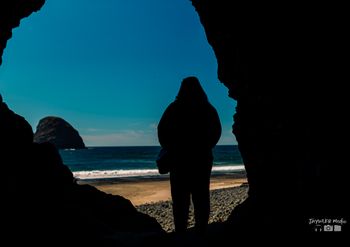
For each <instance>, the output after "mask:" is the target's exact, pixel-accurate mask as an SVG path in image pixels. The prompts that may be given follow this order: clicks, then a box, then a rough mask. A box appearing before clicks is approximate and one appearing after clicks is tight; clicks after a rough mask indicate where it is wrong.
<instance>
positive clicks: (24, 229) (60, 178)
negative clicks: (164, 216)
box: [0, 102, 163, 246]
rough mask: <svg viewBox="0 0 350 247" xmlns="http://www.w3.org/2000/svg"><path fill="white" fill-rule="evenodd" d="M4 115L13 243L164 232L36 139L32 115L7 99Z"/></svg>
mask: <svg viewBox="0 0 350 247" xmlns="http://www.w3.org/2000/svg"><path fill="white" fill-rule="evenodd" d="M0 117H1V118H0V119H1V121H0V123H1V125H0V133H1V149H0V150H1V153H0V161H1V165H2V167H3V169H2V172H3V174H2V178H3V179H2V181H3V182H2V184H3V188H5V190H4V193H3V195H2V199H3V201H4V202H5V203H4V205H5V210H4V211H2V213H1V214H2V217H1V218H2V219H3V222H2V224H4V226H6V227H5V233H6V234H5V236H7V237H8V238H9V239H11V242H12V243H13V242H14V244H15V243H16V241H17V240H18V241H22V240H23V239H21V238H18V237H17V236H18V234H19V235H21V236H22V237H24V238H25V240H26V241H27V242H29V243H31V242H35V243H41V242H46V241H50V240H51V241H52V240H55V241H58V242H59V243H60V241H62V243H67V242H72V241H73V242H74V243H77V244H78V243H79V244H82V243H86V244H91V243H96V244H97V243H98V244H102V246H103V244H104V243H105V242H106V243H107V242H108V241H110V240H109V238H112V239H113V243H115V242H118V241H121V242H123V241H125V239H124V238H125V234H131V233H132V234H133V235H134V238H135V239H137V238H138V236H139V235H138V234H145V233H148V234H151V233H152V234H162V233H163V229H162V228H161V226H160V225H159V224H158V222H157V221H156V220H155V219H153V218H151V217H150V216H148V215H146V214H143V213H140V212H138V211H137V210H136V209H135V207H134V206H133V205H132V204H131V202H130V201H129V200H127V199H125V198H123V197H121V196H114V195H109V194H106V193H104V192H101V191H99V190H97V189H96V188H95V187H92V186H90V185H79V184H78V183H77V181H76V180H75V179H74V177H73V174H72V173H71V171H70V170H69V169H68V167H66V166H65V165H64V164H63V162H62V159H61V157H60V155H59V153H58V150H57V149H56V147H55V146H54V145H53V144H51V143H49V142H45V143H41V144H38V143H33V141H32V140H33V133H32V131H31V129H30V126H29V124H28V123H27V121H26V120H25V119H24V118H22V117H20V116H18V115H17V114H15V113H14V112H12V111H11V110H10V109H9V108H8V107H7V105H6V104H5V103H3V102H1V103H0ZM14 137H15V138H14ZM12 144H13V145H12ZM19 226H20V228H19ZM3 229H4V228H3ZM38 233H39V235H38ZM127 236H129V235H127ZM135 239H134V241H136V240H135ZM140 239H141V237H140ZM140 241H141V240H140ZM142 241H144V239H143V238H142ZM128 242H129V240H128Z"/></svg>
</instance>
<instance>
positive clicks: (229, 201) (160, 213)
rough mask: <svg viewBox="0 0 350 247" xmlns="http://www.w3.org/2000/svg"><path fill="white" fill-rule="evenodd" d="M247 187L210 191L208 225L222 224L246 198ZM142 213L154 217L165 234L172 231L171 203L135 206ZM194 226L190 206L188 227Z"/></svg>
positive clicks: (163, 202) (245, 185)
mask: <svg viewBox="0 0 350 247" xmlns="http://www.w3.org/2000/svg"><path fill="white" fill-rule="evenodd" d="M247 192H248V185H247V184H242V185H241V186H239V187H231V188H224V189H216V190H212V191H211V192H210V193H211V194H210V199H211V212H210V218H209V223H216V222H224V221H225V220H226V219H227V218H228V216H229V215H230V213H231V212H232V210H233V209H234V208H235V207H236V206H237V205H238V204H240V203H242V202H243V201H244V200H245V199H246V198H247ZM136 209H137V210H138V211H140V212H142V213H145V214H148V215H149V216H151V217H154V218H155V219H156V220H157V221H158V223H159V224H160V225H161V226H162V228H163V229H164V230H165V231H166V232H173V231H174V223H173V215H172V203H171V201H160V202H156V203H149V204H143V205H139V206H136ZM193 226H194V215H193V210H192V206H191V209H190V217H189V224H188V227H189V228H190V227H193Z"/></svg>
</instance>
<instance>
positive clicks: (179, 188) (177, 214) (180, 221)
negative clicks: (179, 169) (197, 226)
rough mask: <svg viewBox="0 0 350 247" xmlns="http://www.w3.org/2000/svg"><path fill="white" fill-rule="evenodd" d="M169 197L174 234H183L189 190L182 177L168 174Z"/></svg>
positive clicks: (187, 212)
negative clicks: (170, 198) (171, 206)
mask: <svg viewBox="0 0 350 247" xmlns="http://www.w3.org/2000/svg"><path fill="white" fill-rule="evenodd" d="M170 185H171V197H172V201H173V216H174V224H175V232H184V231H186V229H187V221H188V214H189V207H190V190H189V187H188V186H187V184H186V182H185V180H184V179H183V178H182V176H178V174H174V173H170Z"/></svg>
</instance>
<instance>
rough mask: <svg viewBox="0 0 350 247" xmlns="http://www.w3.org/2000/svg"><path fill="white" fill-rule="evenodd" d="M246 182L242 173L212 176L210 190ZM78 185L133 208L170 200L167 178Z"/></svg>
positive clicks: (95, 181) (92, 182)
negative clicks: (120, 199)
mask: <svg viewBox="0 0 350 247" xmlns="http://www.w3.org/2000/svg"><path fill="white" fill-rule="evenodd" d="M246 182H247V179H246V177H245V174H243V173H232V174H225V175H212V177H211V183H210V189H211V190H215V189H223V188H231V187H237V186H240V185H241V184H243V183H246ZM79 183H80V184H90V185H92V186H94V187H96V188H97V189H99V190H101V191H104V192H106V193H108V194H112V195H120V196H123V197H125V198H127V199H129V200H130V201H131V202H132V204H134V205H135V206H137V205H142V204H146V203H154V202H159V201H167V200H171V195H170V183H169V177H168V176H159V177H144V178H110V179H99V180H82V181H80V182H79Z"/></svg>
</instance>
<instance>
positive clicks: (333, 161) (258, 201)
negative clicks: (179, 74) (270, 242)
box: [0, 0, 350, 246]
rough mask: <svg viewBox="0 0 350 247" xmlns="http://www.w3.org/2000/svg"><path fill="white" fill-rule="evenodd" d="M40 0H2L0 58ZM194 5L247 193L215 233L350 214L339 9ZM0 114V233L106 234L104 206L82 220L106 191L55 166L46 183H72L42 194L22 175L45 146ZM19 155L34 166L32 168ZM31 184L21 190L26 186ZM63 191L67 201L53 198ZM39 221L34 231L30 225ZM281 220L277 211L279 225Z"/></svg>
mask: <svg viewBox="0 0 350 247" xmlns="http://www.w3.org/2000/svg"><path fill="white" fill-rule="evenodd" d="M43 3H44V1H43V0H41V1H40V0H31V1H24V0H23V1H21V0H7V1H6V0H4V1H1V2H0V11H1V12H0V13H1V14H0V18H1V21H0V55H1V54H2V52H3V49H4V48H5V45H6V42H7V40H8V39H9V38H10V37H11V29H12V28H14V27H16V26H18V24H19V21H20V19H21V18H23V17H26V16H28V15H29V14H30V13H32V12H33V11H36V10H38V9H40V7H41V6H42V4H43ZM192 3H193V5H194V7H195V9H196V11H197V12H198V14H199V16H200V20H201V22H202V24H203V26H204V28H205V32H206V35H207V39H208V42H209V43H210V45H211V46H212V47H213V50H214V52H215V55H216V58H217V61H218V77H219V80H220V81H221V82H222V83H223V84H224V85H225V86H226V87H227V88H228V89H229V95H230V97H232V98H234V99H235V100H237V109H236V114H235V116H234V119H235V123H234V126H233V131H234V134H235V135H236V138H237V140H238V144H239V148H240V151H241V154H242V157H243V161H244V164H245V167H246V171H247V176H248V181H249V197H248V199H247V200H246V201H245V202H244V203H243V204H241V206H240V207H238V208H236V209H235V210H234V211H233V212H232V215H231V218H230V219H229V220H228V222H227V223H226V224H225V227H224V228H221V226H220V227H218V228H217V229H219V231H218V232H216V233H219V232H220V233H227V236H228V237H227V238H226V239H225V240H228V241H235V240H236V239H235V238H234V234H238V233H240V232H244V233H247V234H251V235H252V236H255V235H254V233H257V232H260V233H261V232H270V231H271V229H273V230H274V231H273V234H274V236H276V234H277V233H281V232H283V233H286V232H290V233H292V234H295V233H300V232H309V231H313V229H312V228H310V225H309V224H307V222H308V219H309V218H310V217H320V218H323V217H328V218H339V217H344V218H345V219H346V220H347V221H349V218H347V217H348V208H349V203H348V202H347V200H346V197H347V195H348V189H347V188H349V187H350V186H349V179H348V177H347V174H348V173H347V172H346V170H347V169H346V166H347V163H346V162H344V161H346V160H347V159H345V157H344V156H345V154H346V152H345V148H344V143H346V140H342V139H345V138H344V137H343V136H344V133H346V131H344V129H345V128H344V125H345V124H344V123H345V121H343V119H342V117H341V116H344V115H346V112H348V111H347V109H345V107H344V106H345V105H346V104H344V101H345V100H344V99H347V98H348V97H347V96H346V97H345V96H344V95H343V94H344V92H347V90H345V89H344V88H343V87H344V86H342V85H345V84H346V83H344V81H346V79H347V78H348V75H347V68H346V67H345V66H346V65H345V63H344V60H345V59H344V58H346V57H347V54H348V51H347V46H348V43H349V42H348V37H347V35H346V33H347V32H345V31H344V30H347V27H346V23H347V21H346V20H345V18H346V17H347V13H344V12H345V11H346V10H347V8H345V6H340V5H337V6H336V7H335V6H334V5H335V4H334V5H333V4H332V3H328V4H327V5H322V4H319V5H317V6H316V5H311V4H310V5H308V4H307V3H303V5H298V4H295V5H293V6H292V5H287V3H280V4H279V5H278V6H270V5H269V4H267V3H265V2H264V3H260V4H257V5H253V4H249V6H247V5H246V4H244V3H242V2H230V1H226V0H215V1H214V0H200V1H199V0H192ZM276 7H277V10H276ZM343 57H344V58H343ZM223 97H224V96H223ZM0 116H1V118H0V124H1V130H0V133H1V149H0V150H1V151H0V154H1V156H0V157H1V165H2V167H3V168H4V169H3V170H2V172H3V173H4V174H5V175H6V176H3V181H4V183H5V194H4V195H3V199H4V201H6V202H11V203H5V204H4V207H5V210H4V211H2V214H3V215H4V216H5V215H6V216H7V217H2V218H3V219H4V220H3V221H2V224H4V226H6V227H5V229H6V231H5V234H4V235H5V236H6V237H7V238H9V239H11V241H17V240H18V233H26V232H27V230H28V229H29V230H30V231H29V233H28V234H27V237H28V238H35V237H37V238H38V235H37V231H36V230H41V232H40V233H39V235H40V238H41V237H42V236H47V239H50V237H53V238H52V239H55V240H60V239H61V241H62V243H64V242H65V241H68V239H69V237H70V236H71V237H73V236H75V239H79V238H80V237H82V239H83V240H85V241H86V243H89V240H91V238H93V239H96V238H94V237H93V236H95V237H96V236H100V237H101V231H102V232H104V234H106V233H111V235H113V233H115V232H113V230H111V229H112V228H113V227H112V226H111V227H112V228H110V227H109V226H108V225H109V223H108V222H105V221H104V220H102V219H105V218H108V217H107V216H106V214H103V216H102V217H101V215H97V214H93V215H94V216H95V217H94V218H93V221H92V222H88V220H87V219H86V215H89V214H91V212H96V211H94V208H96V207H98V206H100V207H102V206H103V205H104V206H107V207H110V203H111V204H113V203H112V202H111V201H114V200H115V199H111V198H112V197H110V196H108V195H105V194H103V193H102V192H98V191H96V190H94V189H93V188H91V187H84V186H83V187H82V186H79V185H76V184H74V182H72V181H71V178H70V176H69V172H68V173H67V172H64V170H65V169H64V168H62V166H61V168H60V169H62V170H63V171H62V172H61V173H60V174H61V175H62V177H60V176H58V177H57V178H55V179H56V180H58V181H61V180H62V181H71V182H57V183H62V184H61V186H57V187H56V188H55V189H56V191H58V192H59V193H58V194H50V193H51V192H48V190H46V189H45V186H42V185H43V183H40V181H41V179H44V180H45V176H46V173H47V172H46V173H45V174H43V173H38V174H37V175H36V177H35V176H34V177H35V178H36V179H29V176H28V175H27V174H26V172H31V173H29V174H30V175H35V174H36V173H35V172H33V171H30V170H33V169H35V164H38V165H40V164H43V163H44V162H43V161H42V160H41V161H40V162H34V161H35V160H36V161H38V159H40V155H39V156H38V155H33V154H34V153H40V154H41V153H47V152H49V151H45V152H42V151H39V150H42V149H50V148H49V147H48V146H45V145H46V144H45V145H44V146H42V145H39V144H37V145H39V146H37V145H35V144H30V142H31V138H32V136H31V134H30V131H29V127H30V126H29V127H28V125H27V124H25V121H24V119H23V118H22V117H20V116H18V115H13V114H12V113H11V112H10V111H9V110H8V108H7V107H6V106H5V105H4V104H2V105H1V113H0ZM8 116H12V117H11V118H8ZM13 124H14V125H13ZM16 126H22V127H21V128H17V127H16ZM22 133H23V134H22ZM29 146H31V148H28V147H29ZM35 150H36V151H35ZM51 153H52V154H51V155H49V158H48V159H50V163H55V162H56V163H57V162H58V163H60V162H59V161H58V157H57V156H55V154H53V153H55V151H52V152H51ZM33 156H34V157H33ZM44 157H46V156H44ZM33 159H34V160H33ZM28 160H32V161H33V162H34V163H31V165H30V166H29V165H28V164H29V162H28ZM45 163H47V162H45ZM33 164H34V165H33ZM50 167H51V166H50ZM54 167H56V166H55V165H53V166H52V167H51V168H48V169H56V168H54ZM24 171H25V172H24ZM49 173H50V172H49ZM39 174H40V175H39ZM55 174H56V173H55ZM63 174H65V175H63ZM48 178H50V177H48ZM48 178H47V179H48ZM22 179H23V180H22ZM28 180H29V181H28ZM38 183H39V184H40V186H38ZM28 184H29V185H30V188H28V189H27V188H26V191H27V192H25V191H23V190H22V188H23V186H24V185H28ZM63 184H64V185H63ZM68 188H70V189H68ZM51 189H53V190H55V189H54V188H52V187H51ZM67 191H69V192H67ZM77 191H80V192H77ZM75 193H76V194H75ZM77 195H78V196H77ZM46 197H47V199H45V198H46ZM62 198H65V199H64V200H63V201H61V199H62ZM78 198H80V199H78ZM89 198H94V199H93V201H94V202H95V203H91V204H90V203H86V202H87V201H88V200H90V199H89ZM99 198H104V199H103V200H102V201H99ZM113 198H116V197H113ZM91 200H92V199H91ZM98 201H99V202H100V203H98ZM122 201H123V202H122V204H121V205H125V207H127V206H126V205H128V202H127V201H125V200H122ZM57 202H60V203H57ZM62 202H65V203H62ZM66 202H67V203H66ZM68 202H69V203H68ZM83 202H84V203H83ZM67 205H70V206H69V207H68V206H67ZM86 205H89V206H87V207H85V206H86ZM127 208H128V209H127V211H128V210H129V211H130V212H131V211H133V209H132V208H131V207H127ZM71 209H79V210H75V211H74V210H73V211H71ZM72 212H78V215H76V214H73V213H72ZM106 212H110V210H107V211H106ZM56 213H57V214H56ZM120 214H121V212H120ZM35 216H38V217H35ZM46 216H49V217H46ZM100 217H101V218H100ZM142 217H144V216H142ZM37 218H38V219H39V221H38V222H39V223H40V224H39V228H36V229H32V226H33V222H37ZM116 218H118V216H115V219H116ZM281 219H286V220H287V224H286V223H285V221H283V222H281ZM144 222H146V221H144ZM152 222H153V221H152V220H150V221H149V224H153V223H152ZM58 223H61V224H58ZM94 223H96V224H94ZM56 224H57V225H56ZM19 225H20V226H21V227H20V228H19V227H18V226H19ZM58 225H63V226H64V227H58ZM141 225H142V224H141ZM50 227H53V228H52V231H51V229H50ZM347 227H348V226H345V227H343V231H346V229H347ZM3 229H4V228H3ZM126 229H129V228H126ZM154 229H157V227H154ZM134 230H135V231H136V230H137V231H139V230H140V229H134ZM75 231H77V233H78V234H75ZM34 232H36V234H34ZM73 232H74V233H73ZM11 234H12V235H11ZM21 236H22V238H23V235H21ZM114 236H118V234H116V235H114ZM220 236H221V237H222V235H220ZM73 239H74V238H73ZM232 239H233V240H232ZM26 240H27V241H28V239H26ZM115 240H116V241H119V240H120V239H119V238H118V237H116V239H115ZM187 240H188V239H187ZM189 242H191V241H189ZM90 243H91V242H90ZM172 243H173V245H174V244H175V243H174V242H172ZM119 246H120V245H119ZM214 246H217V245H214Z"/></svg>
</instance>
